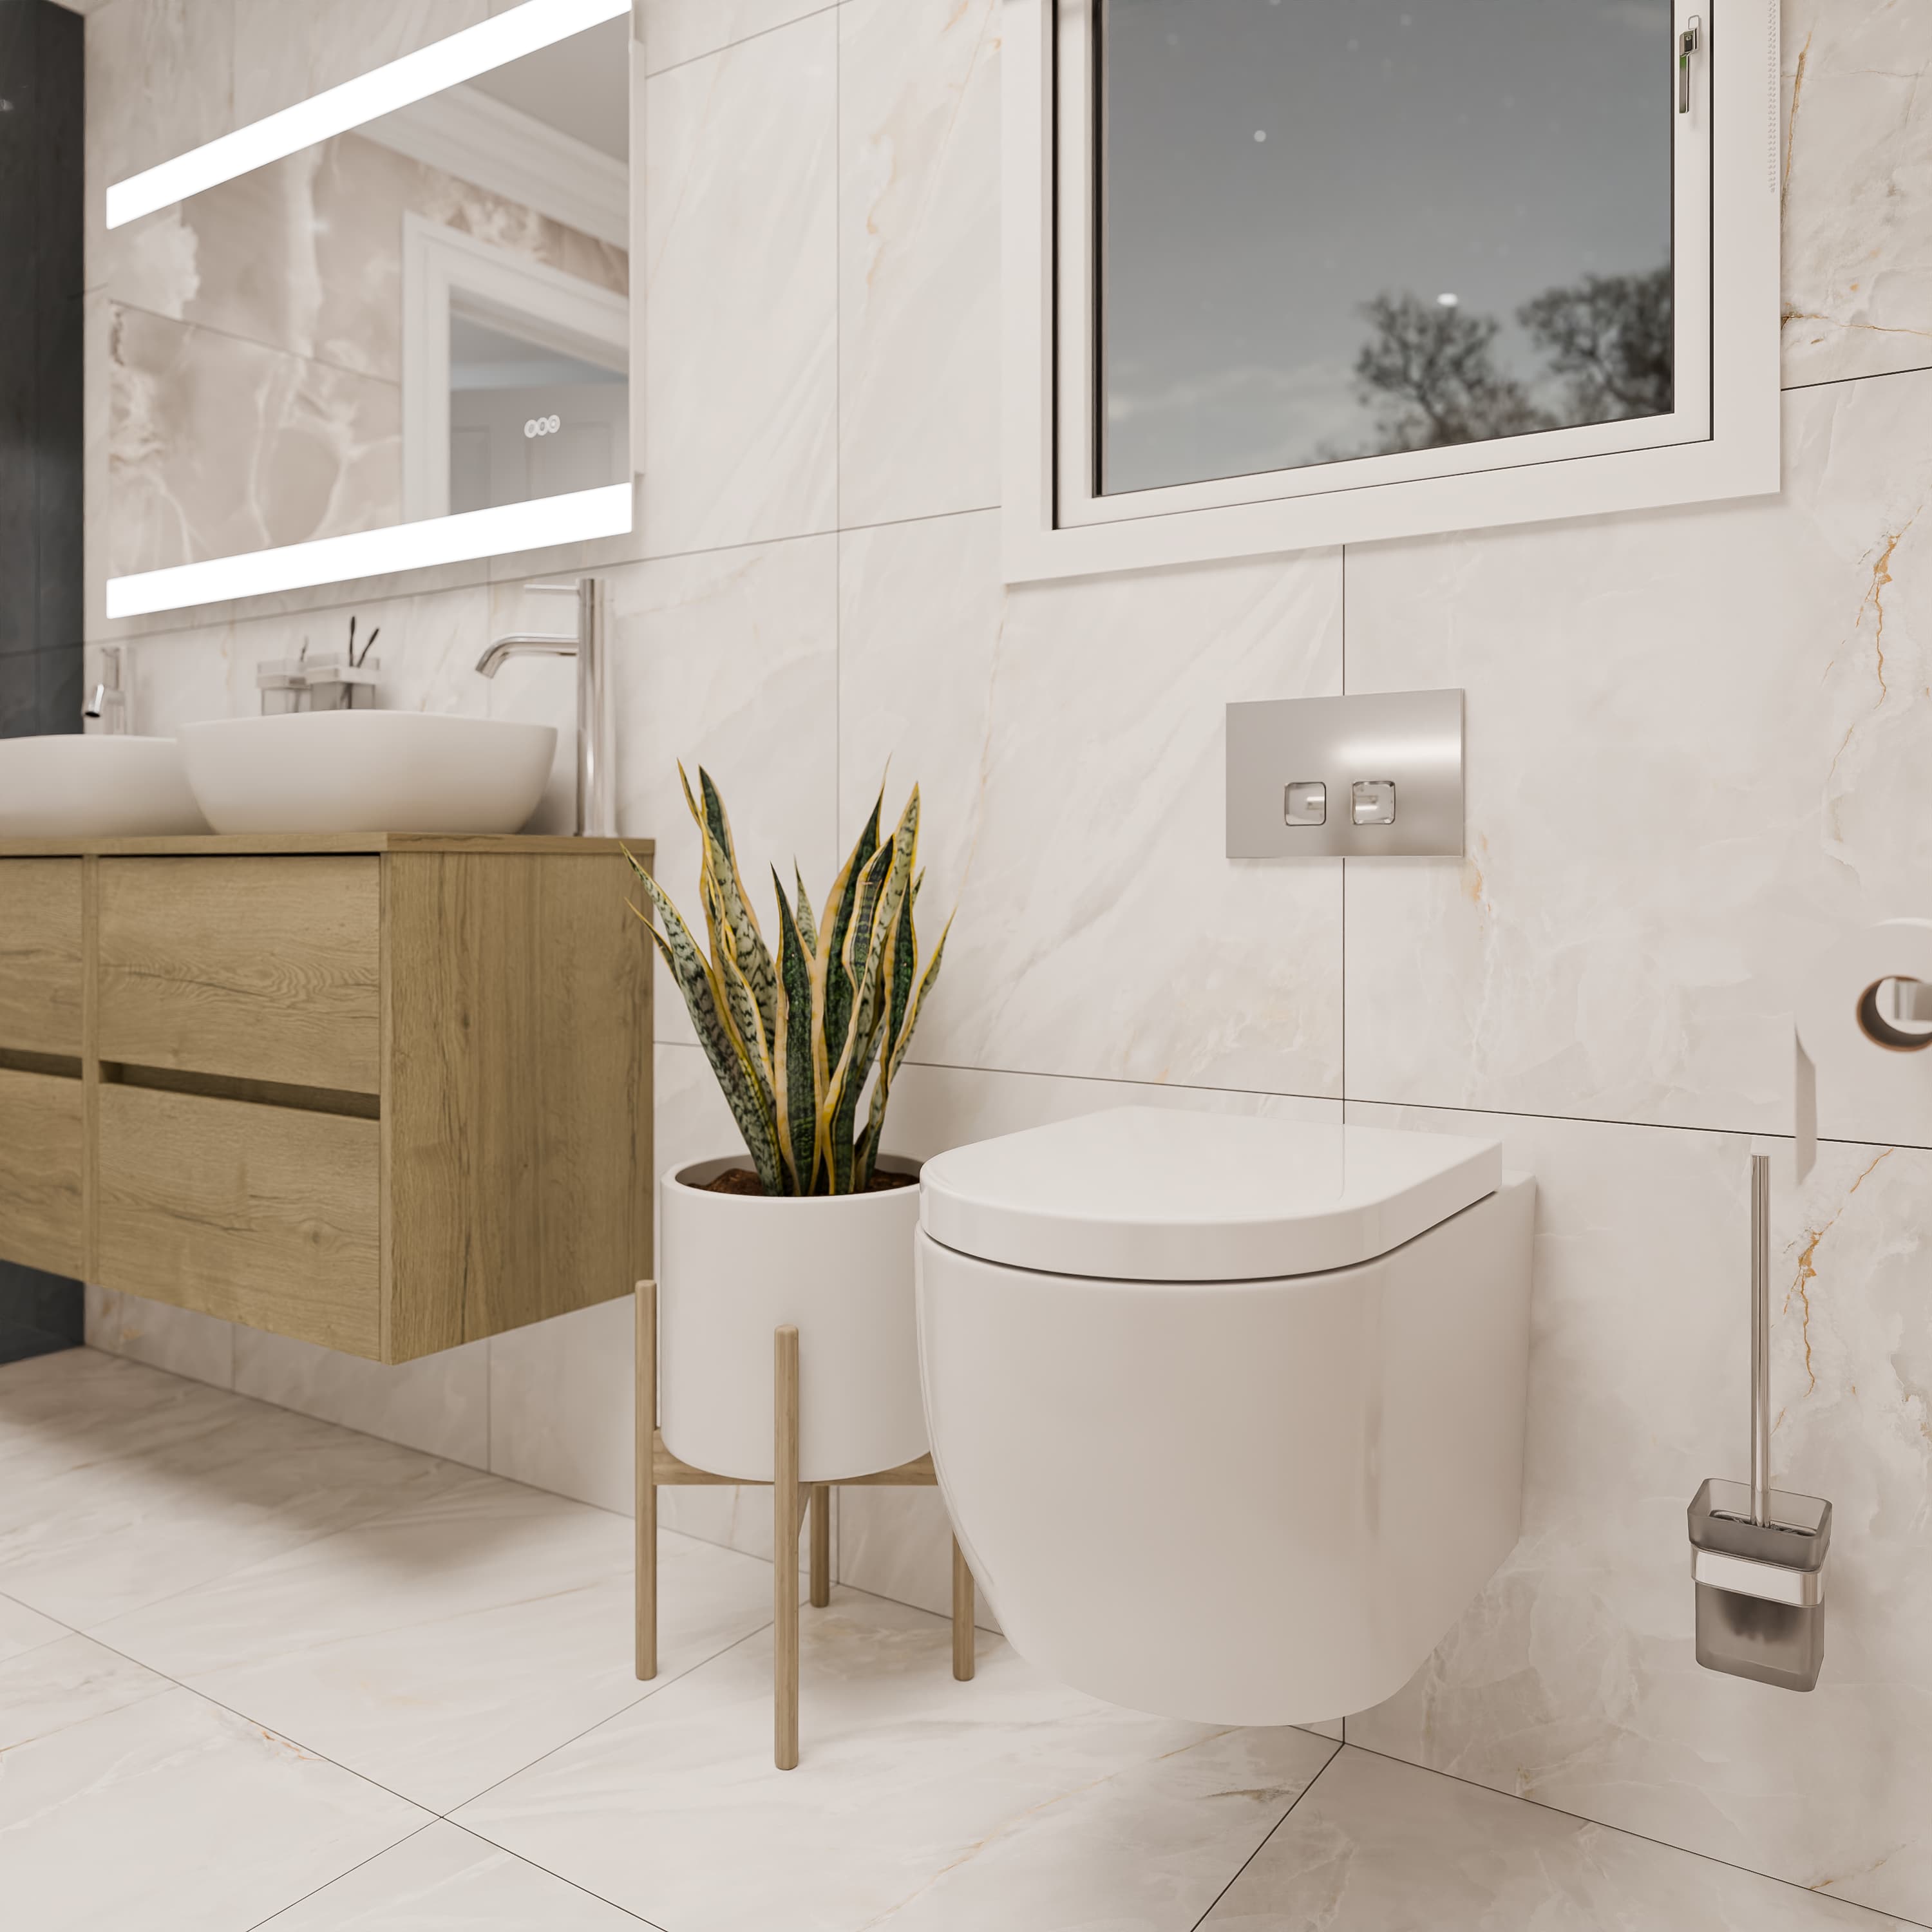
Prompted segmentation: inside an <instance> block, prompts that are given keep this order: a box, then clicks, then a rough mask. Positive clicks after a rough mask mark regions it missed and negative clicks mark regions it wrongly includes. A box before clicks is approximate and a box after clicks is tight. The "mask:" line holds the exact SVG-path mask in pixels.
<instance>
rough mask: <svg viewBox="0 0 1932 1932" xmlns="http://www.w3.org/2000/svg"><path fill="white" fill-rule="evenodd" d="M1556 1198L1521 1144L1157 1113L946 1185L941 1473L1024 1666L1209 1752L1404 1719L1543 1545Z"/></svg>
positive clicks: (939, 1185) (973, 1155)
mask: <svg viewBox="0 0 1932 1932" xmlns="http://www.w3.org/2000/svg"><path fill="white" fill-rule="evenodd" d="M1534 1198H1535V1187H1534V1184H1533V1183H1532V1182H1531V1181H1527V1180H1523V1179H1517V1178H1510V1179H1507V1180H1506V1179H1505V1178H1504V1175H1503V1173H1502V1157H1501V1153H1500V1150H1499V1148H1498V1146H1497V1145H1496V1143H1495V1142H1489V1141H1479V1140H1472V1139H1461V1138H1457V1137H1454V1136H1448V1135H1439V1134H1426V1133H1400V1132H1391V1131H1388V1130H1381V1129H1376V1128H1370V1127H1340V1126H1337V1127H1311V1126H1303V1125H1299V1124H1294V1123H1291V1122H1287V1121H1274V1120H1260V1119H1255V1118H1244V1117H1240V1116H1235V1115H1217V1114H1197V1113H1185V1112H1172V1111H1169V1110H1166V1109H1151V1108H1126V1109H1120V1110H1119V1111H1118V1112H1110V1113H1103V1114H1094V1115H1088V1116H1087V1117H1085V1118H1082V1119H1079V1120H1074V1121H1065V1122H1064V1123H1061V1124H1059V1125H1058V1126H1054V1127H1041V1128H1037V1129H1035V1130H1032V1131H1031V1132H1028V1133H1019V1134H1012V1135H1008V1136H1005V1137H1004V1138H1002V1139H998V1140H992V1141H983V1142H980V1143H978V1144H977V1145H973V1146H970V1147H963V1148H956V1149H954V1150H953V1151H952V1152H950V1153H949V1154H943V1155H941V1156H940V1157H938V1159H937V1160H932V1161H929V1162H928V1163H926V1169H925V1172H924V1175H923V1179H922V1192H921V1200H920V1217H919V1218H920V1227H919V1235H918V1237H917V1241H916V1246H917V1250H918V1256H919V1290H918V1298H919V1358H920V1371H921V1375H922V1379H923V1384H924V1390H925V1396H926V1412H927V1420H928V1423H929V1427H930V1430H931V1433H932V1450H933V1457H934V1460H935V1463H936V1464H937V1466H938V1474H939V1481H940V1486H941V1489H942V1490H943V1491H944V1494H945V1497H946V1500H947V1505H948V1506H949V1507H950V1509H951V1511H952V1513H953V1523H954V1526H955V1527H956V1530H957V1532H958V1534H959V1539H960V1542H961V1544H962V1546H963V1547H964V1548H965V1550H966V1553H967V1555H968V1558H969V1559H970V1560H971V1563H972V1565H973V1568H974V1571H975V1572H976V1573H977V1575H978V1577H979V1578H980V1582H981V1583H982V1584H983V1586H985V1588H986V1592H987V1594H988V1595H989V1598H991V1599H992V1603H993V1604H994V1606H995V1608H996V1610H998V1614H999V1617H1000V1620H1001V1624H1002V1625H1003V1626H1004V1628H1005V1630H1006V1632H1007V1637H1009V1639H1010V1640H1011V1642H1012V1643H1013V1646H1014V1648H1015V1649H1016V1650H1018V1651H1019V1653H1020V1654H1021V1655H1022V1656H1023V1657H1025V1658H1028V1660H1029V1661H1031V1662H1032V1663H1034V1664H1037V1665H1038V1666H1039V1667H1040V1668H1042V1669H1043V1670H1047V1671H1049V1672H1051V1673H1052V1674H1053V1675H1054V1676H1057V1677H1059V1678H1061V1679H1063V1680H1064V1681H1065V1682H1067V1683H1070V1684H1072V1685H1075V1686H1076V1687H1077V1688H1080V1689H1082V1690H1084V1691H1090V1692H1091V1693H1092V1694H1094V1695H1095V1696H1097V1697H1103V1698H1106V1699H1108V1700H1110V1701H1112V1702H1113V1703H1119V1704H1125V1705H1128V1706H1132V1707H1133V1708H1135V1709H1140V1710H1145V1711H1151V1712H1158V1713H1160V1714H1161V1715H1164V1716H1169V1717H1177V1718H1194V1719H1198V1720H1200V1721H1204V1722H1208V1723H1216V1724H1298V1723H1307V1722H1310V1721H1313V1720H1316V1719H1320V1718H1334V1717H1337V1716H1340V1715H1343V1714H1345V1713H1346V1712H1351V1711H1359V1710H1363V1709H1367V1707H1368V1706H1370V1705H1372V1704H1375V1703H1379V1702H1380V1701H1381V1700H1382V1699H1383V1698H1385V1697H1388V1696H1389V1695H1390V1694H1391V1693H1392V1692H1394V1691H1396V1690H1397V1689H1398V1688H1400V1686H1401V1685H1403V1683H1404V1682H1406V1680H1407V1679H1408V1678H1409V1676H1411V1675H1412V1673H1413V1672H1414V1671H1415V1669H1416V1667H1418V1665H1419V1664H1421V1663H1422V1661H1424V1658H1427V1656H1428V1655H1429V1654H1430V1651H1431V1650H1433V1649H1434V1648H1435V1646H1436V1644H1437V1643H1438V1642H1439V1641H1440V1640H1441V1639H1442V1637H1444V1636H1445V1634H1447V1633H1448V1631H1449V1629H1450V1628H1451V1626H1452V1625H1454V1622H1455V1621H1456V1619H1457V1617H1458V1616H1460V1614H1461V1613H1462V1612H1463V1610H1465V1609H1466V1607H1468V1605H1469V1602H1470V1601H1471V1600H1472V1598H1474V1597H1475V1595H1476V1593H1477V1592H1478V1590H1480V1589H1481V1587H1482V1586H1483V1584H1484V1582H1485V1581H1486V1580H1487V1579H1488V1577H1490V1574H1491V1573H1492V1572H1493V1571H1494V1570H1495V1568H1496V1566H1497V1565H1498V1564H1499V1563H1500V1562H1502V1559H1503V1557H1504V1556H1505V1555H1506V1554H1507V1553H1508V1550H1509V1549H1510V1547H1511V1545H1512V1544H1514V1541H1516V1537H1517V1526H1518V1522H1519V1518H1520V1506H1521V1497H1522V1485H1523V1404H1524V1385H1525V1381H1526V1373H1527V1358H1528V1354H1529V1285H1530V1241H1531V1220H1532V1206H1533V1202H1534Z"/></svg>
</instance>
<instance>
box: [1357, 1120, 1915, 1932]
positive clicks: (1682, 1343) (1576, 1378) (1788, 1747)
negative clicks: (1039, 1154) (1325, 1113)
mask: <svg viewBox="0 0 1932 1932" xmlns="http://www.w3.org/2000/svg"><path fill="white" fill-rule="evenodd" d="M1349 1119H1350V1121H1354V1122H1359V1123H1363V1124H1368V1125H1370V1126H1388V1127H1406V1128H1411V1129H1416V1130H1422V1131H1425V1132H1428V1131H1440V1132H1448V1133H1458V1132H1460V1133H1469V1132H1475V1131H1480V1132H1482V1133H1488V1134H1495V1133H1498V1132H1499V1131H1500V1133H1501V1134H1502V1139H1503V1148H1504V1160H1505V1165H1506V1166H1508V1167H1510V1168H1512V1169H1520V1170H1521V1171H1523V1172H1529V1173H1532V1174H1534V1175H1535V1177H1536V1180H1537V1187H1538V1202H1537V1253H1536V1290H1535V1300H1534V1302H1533V1304H1532V1341H1531V1353H1530V1397H1529V1423H1528V1441H1527V1454H1526V1468H1527V1475H1526V1494H1525V1499H1524V1511H1523V1538H1522V1540H1521V1541H1520V1543H1519V1544H1517V1547H1516V1550H1515V1551H1514V1553H1513V1554H1512V1555H1511V1556H1510V1557H1509V1559H1508V1560H1507V1561H1506V1562H1505V1563H1504V1565H1503V1566H1502V1568H1501V1569H1500V1570H1499V1571H1498V1572H1497V1574H1496V1577H1494V1578H1493V1580H1492V1581H1491V1582H1490V1584H1489V1586H1487V1589H1485V1590H1484V1592H1483V1593H1482V1595H1481V1597H1480V1598H1478V1601H1476V1602H1475V1604H1473V1605H1472V1607H1471V1608H1470V1610H1469V1612H1468V1613H1467V1614H1466V1616H1464V1617H1463V1619H1462V1621H1461V1622H1460V1625H1458V1626H1457V1628H1456V1629H1455V1631H1453V1632H1452V1633H1451V1635H1450V1636H1449V1637H1448V1638H1446V1639H1445V1641H1444V1642H1443V1643H1442V1645H1441V1646H1439V1649H1437V1651H1436V1655H1435V1656H1434V1658H1433V1659H1432V1660H1431V1661H1430V1663H1429V1664H1427V1665H1425V1666H1424V1668H1423V1669H1422V1670H1421V1671H1420V1672H1419V1673H1418V1674H1417V1676H1415V1678H1414V1679H1412V1681H1411V1682H1410V1683H1409V1685H1408V1686H1407V1687H1406V1688H1405V1689H1404V1690H1403V1691H1402V1692H1400V1694H1398V1695H1397V1697H1394V1698H1393V1699H1391V1700H1390V1701H1389V1702H1388V1703H1386V1704H1384V1705H1382V1706H1379V1707H1378V1708H1377V1709H1375V1710H1373V1711H1370V1712H1364V1713H1362V1714H1361V1715H1352V1716H1351V1717H1350V1718H1349V1739H1350V1740H1351V1742H1355V1743H1357V1744H1362V1745H1368V1746H1370V1747H1371V1748H1373V1749H1376V1750H1378V1751H1387V1752H1389V1753H1391V1754H1394V1755H1395V1756H1397V1757H1403V1758H1406V1759H1409V1760H1413V1761H1415V1762H1418V1763H1423V1764H1426V1765H1430V1766H1435V1767H1436V1768H1438V1769H1441V1770H1443V1771H1447V1772H1454V1773H1455V1774H1456V1775H1457V1776H1459V1777H1463V1778H1472V1779H1474V1780H1475V1781H1478V1782H1479V1783H1481V1784H1487V1785H1490V1786H1492V1787H1494V1788H1496V1790H1502V1791H1507V1792H1511V1793H1517V1794H1518V1795H1520V1796H1526V1797H1529V1798H1534V1799H1538V1800H1540V1801H1541V1802H1544V1803H1546V1804H1549V1805H1556V1806H1559V1807H1560V1808H1562V1809H1563V1810H1565V1811H1574V1812H1577V1813H1580V1814H1582V1815H1583V1816H1585V1817H1590V1818H1594V1819H1597V1820H1601V1821H1602V1822H1603V1823H1607V1824H1611V1825H1616V1826H1622V1827H1624V1828H1625V1829H1629V1830H1631V1831H1634V1832H1643V1834H1645V1835H1646V1836H1648V1837H1651V1838H1658V1839H1661V1840H1663V1841H1665V1842H1667V1843H1672V1844H1676V1845H1679V1846H1685V1847H1687V1848H1688V1849H1692V1850H1695V1851H1698V1852H1706V1853H1709V1855H1712V1856H1713V1857H1716V1858H1723V1859H1725V1860H1727V1861H1730V1862H1731V1863H1733V1864H1741V1865H1745V1866H1747V1867H1751V1868H1752V1869H1754V1870H1758V1871H1763V1872H1768V1873H1772V1874H1774V1875H1775V1876H1779V1877H1781V1878H1784V1879H1790V1881H1792V1882H1793V1883H1795V1884H1798V1885H1805V1886H1808V1887H1811V1888H1815V1889H1817V1890H1819V1891H1827V1892H1829V1893H1831V1894H1833V1895H1835V1896H1836V1897H1843V1898H1847V1899H1851V1900H1855V1901H1857V1902H1858V1903H1861V1904H1864V1905H1867V1906H1872V1907H1873V1908H1875V1909H1878V1910H1881V1911H1888V1912H1897V1913H1898V1914H1899V1915H1900V1916H1903V1917H1909V1918H1918V1919H1924V1918H1932V1648H1928V1646H1927V1642H1926V1632H1927V1629H1928V1628H1932V1542H1928V1541H1927V1536H1926V1525H1927V1521H1928V1519H1932V1427H1928V1421H1929V1420H1932V1410H1929V1409H1928V1397H1927V1391H1928V1390H1932V1329H1928V1326H1927V1321H1926V1298H1925V1284H1926V1280H1927V1251H1928V1244H1932V1233H1928V1232H1927V1229H1926V1226H1925V1218H1924V1202H1925V1200H1926V1199H1927V1190H1928V1188H1932V1154H1927V1153H1924V1152H1922V1151H1917V1150H1913V1149H1906V1148H1900V1149H1891V1150H1888V1149H1885V1148H1872V1147H1849V1146H1830V1145H1828V1146H1827V1147H1826V1148H1825V1149H1824V1150H1823V1153H1822V1154H1821V1157H1820V1163H1819V1166H1818V1168H1817V1171H1816V1172H1815V1173H1814V1175H1813V1177H1812V1178H1811V1181H1810V1182H1809V1183H1808V1184H1807V1185H1806V1187H1805V1188H1804V1190H1802V1192H1798V1191H1795V1190H1793V1187H1792V1186H1791V1184H1790V1178H1789V1175H1790V1170H1789V1166H1788V1164H1787V1166H1786V1167H1785V1169H1784V1177H1783V1178H1781V1180H1780V1182H1779V1184H1778V1187H1776V1188H1775V1190H1774V1195H1775V1214H1774V1226H1773V1243H1774V1247H1773V1259H1772V1294H1773V1313H1774V1326H1773V1334H1772V1403H1773V1409H1774V1414H1775V1431H1774V1433H1773V1436H1772V1467H1773V1474H1774V1478H1775V1481H1776V1482H1777V1484H1778V1487H1781V1488H1784V1489H1790V1490H1797V1491H1799V1492H1800V1493H1803V1494H1807V1495H1811V1496H1826V1497H1829V1499H1831V1501H1832V1505H1833V1511H1834V1528H1833V1534H1832V1555H1831V1559H1830V1564H1831V1571H1830V1576H1829V1583H1828V1586H1827V1600H1826V1660H1825V1667H1824V1673H1823V1676H1822V1677H1821V1678H1820V1682H1819V1685H1818V1688H1817V1690H1815V1691H1812V1692H1811V1693H1810V1694H1808V1695H1806V1696H1802V1697H1799V1696H1793V1695H1792V1694H1789V1693H1782V1692H1778V1691H1770V1690H1768V1689H1766V1688H1765V1687H1764V1686H1763V1685H1757V1684H1752V1683H1748V1682H1745V1681H1743V1680H1742V1679H1736V1678H1733V1677H1728V1676H1721V1675H1718V1674H1717V1673H1712V1672H1709V1671H1706V1670H1700V1668H1699V1667H1697V1664H1696V1662H1695V1660H1694V1655H1693V1652H1692V1643H1691V1637H1692V1611H1693V1598H1692V1592H1691V1582H1690V1578H1689V1574H1688V1556H1687V1552H1688V1547H1689V1545H1688V1540H1687V1533H1686V1530H1685V1508H1686V1506H1687V1505H1688V1503H1689V1502H1690V1499H1691V1496H1693V1495H1694V1493H1695V1492H1696V1490H1697V1486H1698V1484H1700V1483H1701V1482H1702V1481H1703V1479H1704V1478H1706V1476H1726V1477H1731V1478H1742V1477H1744V1476H1746V1475H1748V1473H1749V1453H1748V1431H1747V1427H1746V1422H1747V1418H1748V1413H1749V1386H1748V1364H1749V1352H1750V1351H1749V1335H1750V1328H1749V1317H1748V1309H1749V1301H1748V1293H1747V1289H1748V1281H1749V1258H1750V1232H1749V1231H1750V1222H1749V1218H1748V1175H1749V1165H1750V1163H1749V1155H1750V1152H1751V1142H1750V1140H1749V1139H1748V1137H1746V1136H1742V1135H1723V1134H1704V1133H1686V1132H1684V1131H1682V1130H1672V1129H1667V1128H1659V1127H1625V1126H1610V1125H1601V1124H1594V1123H1584V1122H1576V1121H1538V1120H1520V1119H1513V1118H1506V1117H1499V1116H1498V1115H1493V1114H1485V1115H1459V1114H1455V1113H1451V1112H1438V1111H1436V1110H1434V1109H1420V1108H1410V1109H1389V1108H1377V1107H1370V1106H1364V1105H1362V1104H1361V1103H1357V1102H1355V1101H1351V1102H1350V1103H1349Z"/></svg>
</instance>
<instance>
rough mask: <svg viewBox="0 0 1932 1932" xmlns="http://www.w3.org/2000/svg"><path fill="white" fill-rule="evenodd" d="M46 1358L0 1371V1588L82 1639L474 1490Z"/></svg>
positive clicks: (433, 1465)
mask: <svg viewBox="0 0 1932 1932" xmlns="http://www.w3.org/2000/svg"><path fill="white" fill-rule="evenodd" d="M43 1361H44V1364H45V1366H44V1367H40V1373H39V1374H37V1375H35V1376H22V1375H20V1374H18V1373H16V1372H15V1371H14V1370H5V1371H0V1459H4V1460H5V1464H6V1466H7V1469H8V1471H9V1474H10V1477H11V1478H12V1480H11V1481H10V1482H9V1483H8V1484H7V1485H6V1486H5V1488H4V1489H0V1591H4V1592H5V1593H6V1594H7V1595H10V1596H11V1597H13V1598H16V1599H17V1601H20V1602H21V1603H23V1604H26V1605H28V1607H30V1608H31V1609H34V1610H39V1611H40V1612H41V1613H43V1614H44V1615H46V1616H52V1617H55V1618H58V1619H59V1620H60V1621H61V1622H63V1623H65V1624H69V1625H74V1626H75V1627H77V1628H87V1627H89V1626H91V1625H95V1624H98V1623H101V1622H105V1621H106V1620H107V1619H108V1618H110V1617H113V1616H118V1615H121V1614H122V1613H124V1612H126V1611H128V1610H133V1609H136V1608H139V1607H141V1606H142V1605H144V1604H152V1603H155V1602H157V1601H160V1599H162V1598H166V1597H169V1596H172V1595H175V1592H178V1591H181V1590H184V1589H190V1588H191V1587H192V1586H194V1585H196V1584H198V1583H209V1582H211V1581H213V1580H215V1579H217V1578H219V1577H226V1576H229V1575H232V1574H233V1573H234V1572H235V1571H238V1570H242V1569H245V1568H248V1566H249V1565H251V1564H254V1563H258V1562H261V1561H263V1559H265V1558H266V1557H269V1556H275V1555H278V1554H279V1553H282V1552H284V1551H286V1550H292V1549H294V1548H296V1547H298V1546H299V1545H301V1544H305V1543H308V1542H311V1541H313V1540H314V1538H317V1537H319V1536H326V1535H329V1533H330V1532H332V1531H334V1530H338V1529H343V1528H345V1527H346V1526H348V1525H350V1524H352V1523H359V1522H362V1521H364V1520H366V1519H367V1518H369V1517H374V1516H377V1515H380V1514H383V1512H385V1511H389V1510H393V1509H395V1508H399V1507H401V1505H404V1504H407V1503H408V1502H411V1501H412V1500H413V1499H418V1498H422V1497H427V1496H434V1495H436V1494H437V1493H440V1492H441V1491H443V1490H446V1489H448V1488H449V1487H450V1486H451V1485H452V1484H455V1483H458V1482H460V1481H465V1480H467V1479H468V1478H469V1472H467V1471H465V1470H463V1469H459V1468H458V1467H457V1466H455V1464H453V1463H443V1462H439V1461H437V1460H434V1458H432V1457H427V1456H422V1455H419V1454H416V1452H415V1451H412V1450H407V1449H402V1448H398V1447H396V1445H394V1444H393V1443H389V1442H378V1441H377V1440H376V1439H375V1438H374V1437H373V1436H358V1435H354V1434H352V1433H350V1432H349V1431H347V1430H341V1429H334V1428H332V1427H329V1425H328V1424H326V1423H320V1422H314V1421H310V1420H309V1419H308V1418H307V1417H305V1416H298V1415H290V1413H289V1412H287V1410H285V1409H271V1408H269V1407H267V1406H265V1405H264V1404H262V1403H254V1402H250V1401H248V1400H245V1399H243V1398H242V1397H238V1396H234V1395H230V1394H226V1392H224V1391H218V1390H215V1389H211V1388H205V1387H203V1386H202V1385H200V1384H199V1383H196V1382H185V1381H183V1380H181V1379H179V1378H178V1377H175V1376H166V1375H163V1374H161V1373H160V1372H159V1371H157V1370H152V1369H148V1368H144V1367H139V1366H138V1365H136V1364H133V1363H131V1362H118V1361H113V1359H112V1358H109V1357H107V1356H104V1355H100V1354H98V1353H97V1352H95V1351H93V1350H83V1349H74V1350H71V1351H69V1352H68V1353H67V1354H66V1355H58V1356H49V1357H46V1358H43ZM70 1362H71V1363H72V1364H73V1366H72V1367H69V1366H68V1364H70ZM28 1366H36V1367H38V1366H40V1365H37V1364H36V1365H28V1364H21V1365H20V1367H28Z"/></svg>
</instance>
